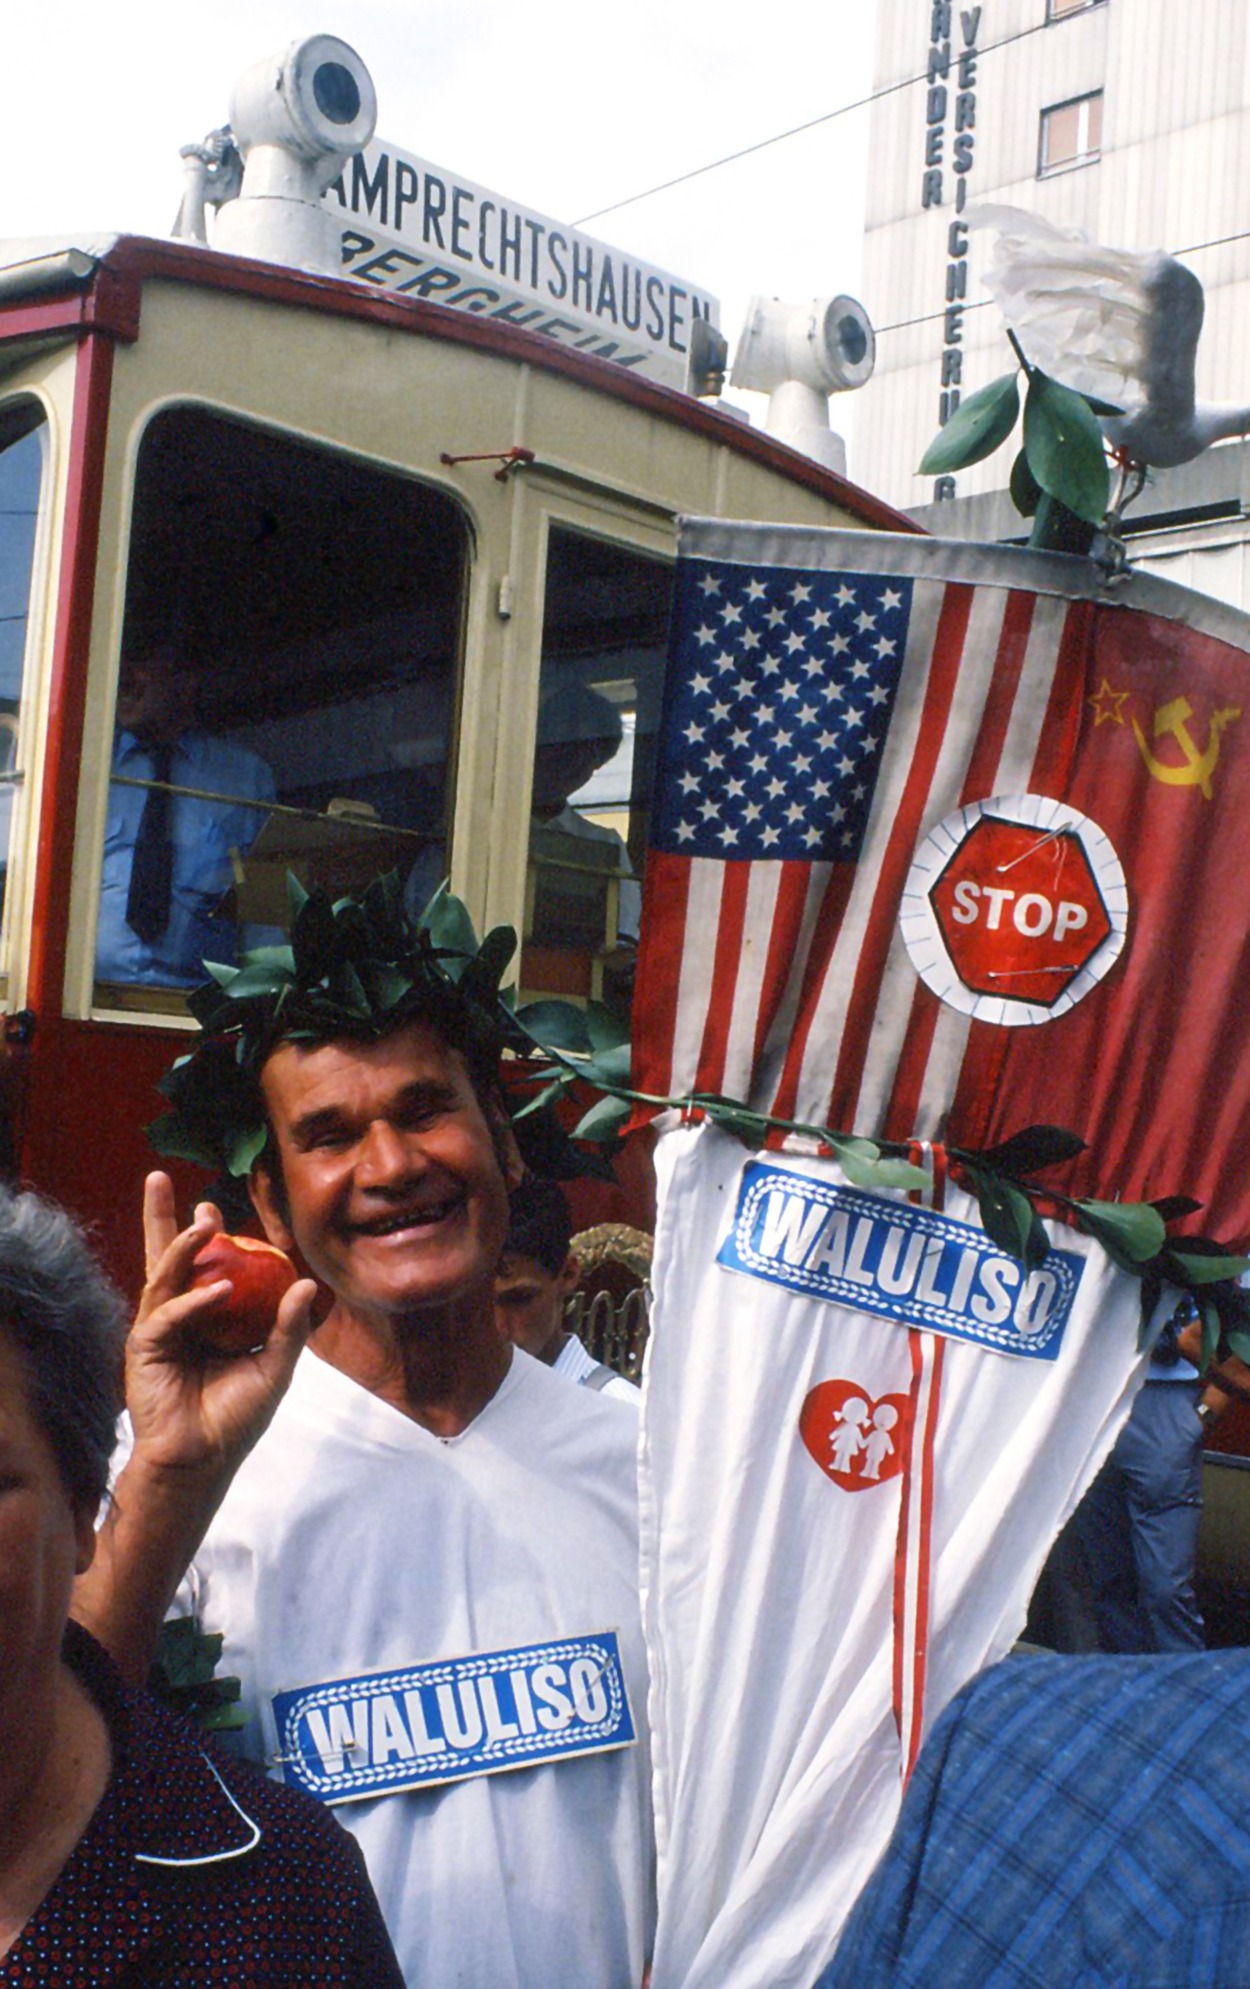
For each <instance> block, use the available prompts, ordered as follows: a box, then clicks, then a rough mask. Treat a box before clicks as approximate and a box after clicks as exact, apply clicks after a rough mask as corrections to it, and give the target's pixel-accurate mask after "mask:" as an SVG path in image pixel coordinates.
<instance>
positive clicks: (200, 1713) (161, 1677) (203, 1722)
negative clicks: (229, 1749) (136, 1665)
mask: <svg viewBox="0 0 1250 1989" xmlns="http://www.w3.org/2000/svg"><path fill="white" fill-rule="evenodd" d="M223 1642H224V1639H223V1637H222V1636H221V1635H220V1634H219V1633H218V1632H216V1631H212V1632H209V1631H204V1630H201V1629H199V1628H198V1626H197V1625H196V1623H195V1621H194V1619H193V1618H192V1617H190V1616H175V1617H171V1618H170V1620H169V1621H168V1622H166V1623H162V1625H161V1634H160V1638H159V1641H158V1643H157V1646H156V1656H155V1657H154V1659H153V1660H152V1665H151V1669H150V1670H149V1672H148V1691H149V1692H151V1693H152V1695H153V1697H154V1698H156V1699H159V1700H160V1702H161V1704H162V1705H163V1706H168V1707H169V1708H170V1710H171V1712H175V1713H182V1714H183V1715H185V1716H186V1718H188V1719H191V1720H194V1721H195V1722H196V1724H197V1725H198V1726H201V1727H203V1728H204V1729H205V1730H206V1732H208V1733H228V1732H233V1731H234V1730H235V1729H237V1728H238V1727H241V1726H243V1725H244V1724H245V1723H246V1719H247V1715H246V1714H245V1712H244V1711H243V1707H242V1706H241V1704H240V1703H239V1695H240V1690H241V1687H240V1684H239V1681H238V1679H237V1678H218V1677H217V1676H216V1672H217V1666H218V1665H219V1664H220V1662H221V1651H222V1644H223Z"/></svg>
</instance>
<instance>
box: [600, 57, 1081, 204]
mask: <svg viewBox="0 0 1250 1989" xmlns="http://www.w3.org/2000/svg"><path fill="white" fill-rule="evenodd" d="M1053 25H1054V24H1053V22H1051V21H1036V22H1034V24H1033V26H1032V27H1031V28H1021V29H1020V31H1019V33H1018V34H1014V35H1007V36H1006V37H1005V39H1004V40H1002V41H992V42H990V43H989V44H988V45H987V46H986V47H985V48H970V49H967V50H966V51H965V53H966V54H968V55H975V56H976V57H977V59H978V61H979V60H981V59H982V58H983V57H984V56H987V55H994V54H996V53H997V52H998V50H999V49H1000V48H1010V47H1011V45H1012V43H1013V42H1017V41H1025V40H1027V38H1028V37H1029V35H1035V34H1040V33H1041V32H1042V30H1043V29H1044V28H1049V27H1052V26H1053ZM928 80H929V74H928V71H927V70H925V71H923V72H922V74H920V75H919V76H905V77H904V78H903V80H902V82H901V83H887V84H886V85H885V87H884V88H883V89H880V90H871V91H870V92H869V94H868V95H867V96H866V97H857V98H856V99H855V102H854V103H851V104H841V105H839V107H838V109H837V110H831V111H822V112H821V114H820V116H819V117H809V118H808V119H807V120H806V122H805V123H803V124H792V125H791V126H790V128H789V130H788V131H778V132H777V133H776V134H775V135H774V136H773V137H772V138H761V139H758V140H757V141H756V143H755V144H754V145H744V146H742V148H741V149H740V150H739V151H737V152H726V153H725V155H724V157H723V158H720V159H709V161H708V163H707V164H706V165H705V166H693V167H692V168H691V170H690V171H689V172H688V173H678V174H677V176H676V177H675V178H674V179H671V180H661V181H660V183H659V185H658V186H649V187H646V188H644V189H643V191H642V192H641V193H631V194H627V195H626V197H625V199H624V200H614V201H612V202H611V204H610V205H609V206H607V207H597V208H596V209H595V211H594V213H593V214H583V215H582V216H581V217H580V219H579V220H576V221H574V222H573V223H572V224H571V225H572V226H573V227H574V228H584V227H585V226H586V224H587V223H588V222H590V221H602V219H603V217H604V215H605V214H618V213H619V212H620V210H621V208H622V207H634V206H636V205H637V203H638V202H639V201H640V200H650V199H651V198H652V197H653V195H655V194H657V193H667V192H668V191H669V189H670V187H675V186H684V185H685V184H686V182H687V181H688V180H697V179H701V178H702V177H703V175H704V173H715V172H718V171H719V169H720V168H721V167H722V166H732V165H733V164H734V162H735V160H737V159H749V158H750V157H751V155H752V153H753V152H766V151H768V149H769V147H770V146H772V145H781V144H783V143H784V142H785V140H786V139H787V138H797V137H798V136H799V135H800V133H801V132H804V131H814V130H815V128H816V126H817V125H818V124H830V123H831V122H832V121H833V119H834V118H835V117H849V116H850V114H851V112H852V111H858V110H866V109H867V108H868V106H869V104H875V103H879V102H880V101H881V99H882V98H883V97H892V96H894V95H895V94H896V93H897V92H898V91H899V90H910V89H911V88H912V87H913V85H915V84H916V83H927V82H928Z"/></svg>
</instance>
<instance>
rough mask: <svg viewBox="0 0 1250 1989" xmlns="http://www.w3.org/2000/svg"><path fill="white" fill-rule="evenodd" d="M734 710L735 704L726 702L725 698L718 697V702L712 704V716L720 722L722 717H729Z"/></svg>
mask: <svg viewBox="0 0 1250 1989" xmlns="http://www.w3.org/2000/svg"><path fill="white" fill-rule="evenodd" d="M732 710H733V706H732V705H731V704H726V703H725V700H724V698H717V700H716V703H715V704H714V705H713V706H712V717H713V718H714V719H715V720H716V722H717V724H719V723H720V721H721V720H722V719H724V718H728V716H729V714H730V712H731V711H732Z"/></svg>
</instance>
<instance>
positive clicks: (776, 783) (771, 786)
mask: <svg viewBox="0 0 1250 1989" xmlns="http://www.w3.org/2000/svg"><path fill="white" fill-rule="evenodd" d="M847 771H848V773H849V771H850V768H849V767H848V769H847ZM785 791H786V784H785V782H784V780H778V778H777V776H776V774H774V775H773V777H772V779H771V780H770V781H769V782H768V783H767V786H766V789H765V792H766V793H768V794H770V795H771V796H772V798H773V800H774V801H776V800H777V799H778V798H779V797H780V796H781V795H783V794H784V793H785Z"/></svg>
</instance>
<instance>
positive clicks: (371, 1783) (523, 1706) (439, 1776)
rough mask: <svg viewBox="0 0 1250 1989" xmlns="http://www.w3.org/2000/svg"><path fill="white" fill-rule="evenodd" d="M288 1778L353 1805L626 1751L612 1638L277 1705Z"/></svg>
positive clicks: (352, 1681) (385, 1676) (389, 1676)
mask: <svg viewBox="0 0 1250 1989" xmlns="http://www.w3.org/2000/svg"><path fill="white" fill-rule="evenodd" d="M273 1710H274V1718H275V1720H276V1722H277V1728H278V1754H277V1758H278V1760H279V1761H280V1763H281V1765H282V1770H283V1774H284V1776H285V1779H286V1780H287V1781H288V1782H294V1783H295V1784H297V1786H298V1787H300V1788H302V1789H307V1791H308V1793H309V1794H310V1795H313V1796H317V1797H319V1798H320V1800H321V1801H322V1802H325V1803H347V1802H360V1801H363V1800H364V1799H365V1798H366V1797H371V1796H386V1795H393V1794H397V1793H398V1792H399V1791H400V1790H401V1789H421V1788H425V1787H427V1786H430V1785H432V1784H434V1783H439V1782H461V1781H465V1780H467V1779H468V1778H469V1777H470V1776H473V1775H498V1774H502V1773H503V1772H504V1771H505V1770H506V1769H511V1768H530V1767H533V1766H534V1765H535V1764H536V1763H538V1762H543V1761H567V1760H571V1759H573V1758H574V1757H575V1756H577V1755H581V1754H602V1753H604V1752H606V1751H607V1750H608V1749H609V1748H614V1747H628V1746H630V1745H631V1743H632V1742H633V1741H634V1739H635V1738H636V1736H635V1732H634V1722H633V1717H632V1715H631V1713H630V1706H629V1695H628V1693H627V1692H626V1689H625V1678H624V1674H623V1672H622V1670H621V1655H620V1650H619V1648H618V1645H617V1638H616V1632H615V1631H614V1630H604V1631H600V1632H596V1633H595V1634H594V1635H592V1636H588V1637H566V1638H562V1639H560V1640H559V1641H556V1642H552V1643H546V1644H528V1645H525V1646H523V1647H522V1648H520V1649H518V1650H510V1651H479V1652H478V1653H477V1654H476V1655H475V1656H472V1657H462V1658H451V1659H447V1660H445V1661H443V1662H440V1663H437V1664H417V1665H413V1666H411V1667H410V1668H408V1669H406V1670H402V1671H379V1672H370V1673H367V1674H366V1675H364V1676H363V1677H360V1678H336V1679H334V1680H332V1681H331V1682H330V1683H328V1684H325V1685H309V1686H305V1687H304V1688H303V1690H301V1691H298V1692H279V1693H276V1694H275V1696H274V1701H273Z"/></svg>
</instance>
